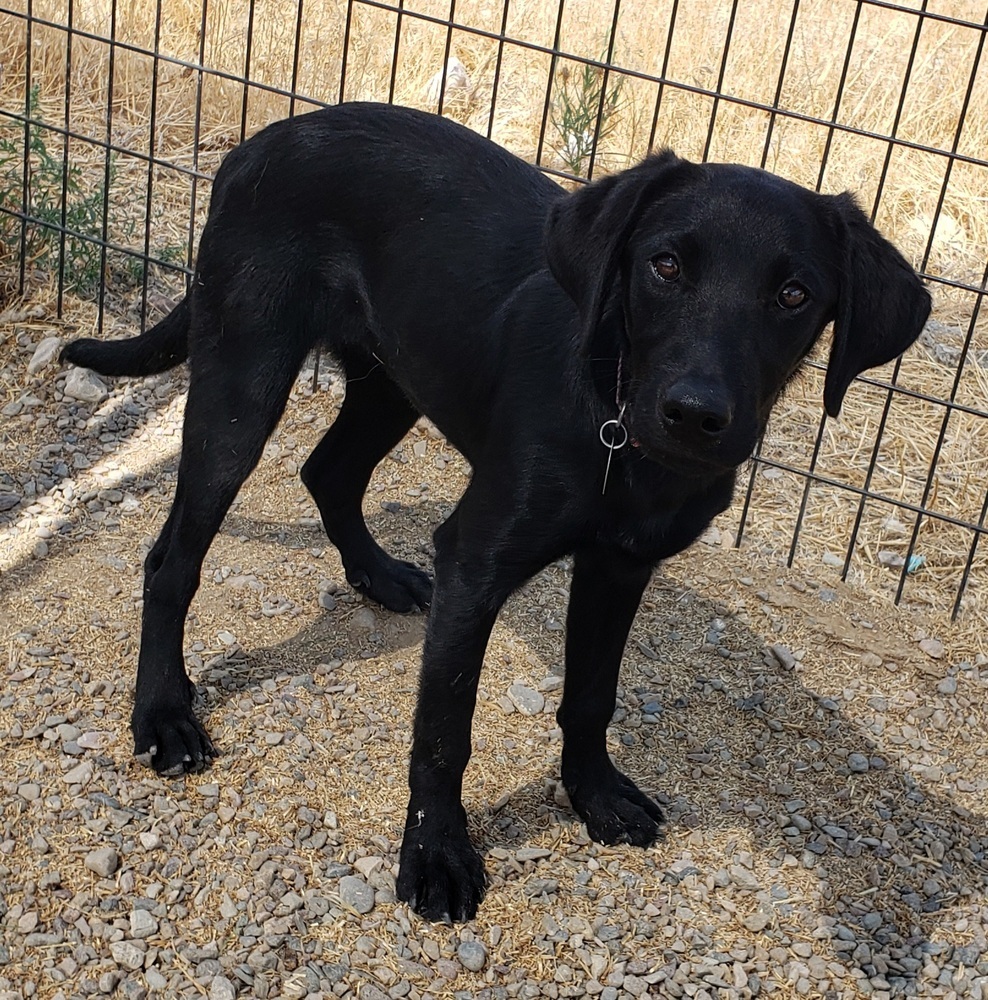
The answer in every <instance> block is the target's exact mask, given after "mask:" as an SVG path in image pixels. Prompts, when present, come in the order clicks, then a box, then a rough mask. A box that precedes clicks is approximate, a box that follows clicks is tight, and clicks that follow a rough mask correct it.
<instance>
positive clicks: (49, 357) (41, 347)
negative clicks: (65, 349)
mask: <svg viewBox="0 0 988 1000" xmlns="http://www.w3.org/2000/svg"><path fill="white" fill-rule="evenodd" d="M61 346H62V341H61V340H60V339H59V338H58V337H45V339H44V340H42V341H41V343H40V344H38V346H37V347H36V348H35V349H34V354H33V356H32V357H31V360H30V361H29V362H28V363H27V373H28V375H34V374H35V373H36V372H39V371H41V369H42V368H47V367H48V365H50V364H51V363H52V361H54V360H55V358H56V356H57V355H58V349H59V348H60V347H61Z"/></svg>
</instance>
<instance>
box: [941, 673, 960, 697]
mask: <svg viewBox="0 0 988 1000" xmlns="http://www.w3.org/2000/svg"><path fill="white" fill-rule="evenodd" d="M937 690H938V691H939V692H940V694H957V678H956V677H944V679H943V680H942V681H940V683H939V684H938V685H937Z"/></svg>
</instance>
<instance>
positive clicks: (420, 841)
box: [396, 827, 487, 923]
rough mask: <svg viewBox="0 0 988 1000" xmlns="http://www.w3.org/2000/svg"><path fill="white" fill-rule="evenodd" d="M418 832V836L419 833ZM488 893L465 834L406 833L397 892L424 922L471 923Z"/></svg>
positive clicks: (485, 877) (479, 860)
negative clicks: (468, 921)
mask: <svg viewBox="0 0 988 1000" xmlns="http://www.w3.org/2000/svg"><path fill="white" fill-rule="evenodd" d="M420 831H421V833H420ZM486 889H487V873H486V872H485V871H484V863H483V861H481V859H480V855H479V854H478V853H477V852H476V851H475V850H474V849H473V845H472V844H471V843H470V838H469V837H468V836H467V834H466V831H465V830H464V831H463V832H462V833H458V832H457V833H451V832H449V831H446V832H445V833H439V834H436V833H435V831H432V832H431V833H427V832H426V831H425V829H424V828H422V827H419V828H417V829H416V830H415V831H409V830H406V831H405V838H404V840H403V841H402V844H401V865H400V868H399V871H398V883H397V886H396V892H397V895H398V898H399V899H401V900H403V901H404V902H406V903H408V905H409V906H410V907H411V908H412V909H413V910H414V911H415V912H416V913H417V914H418V915H419V916H420V917H424V918H425V919H426V920H431V921H437V922H438V921H441V922H444V923H460V922H462V921H464V920H472V919H473V918H474V917H475V916H476V915H477V907H478V906H479V905H480V902H481V900H482V899H483V898H484V893H485V891H486Z"/></svg>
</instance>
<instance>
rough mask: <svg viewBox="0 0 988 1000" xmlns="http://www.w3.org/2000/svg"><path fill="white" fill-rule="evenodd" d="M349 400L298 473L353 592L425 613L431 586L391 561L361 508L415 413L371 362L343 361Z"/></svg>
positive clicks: (414, 569) (418, 572)
mask: <svg viewBox="0 0 988 1000" xmlns="http://www.w3.org/2000/svg"><path fill="white" fill-rule="evenodd" d="M344 368H345V370H346V373H347V387H346V396H345V397H344V399H343V406H342V407H341V408H340V412H339V415H338V416H337V418H336V420H335V422H334V423H333V425H332V427H330V428H329V430H328V431H327V432H326V434H325V436H324V437H323V439H322V440H321V441H320V442H319V444H318V445H317V446H316V447H315V449H314V450H313V452H312V454H311V455H310V456H309V458H308V460H307V461H306V463H305V465H304V466H303V467H302V473H301V475H302V482H304V483H305V485H306V487H307V488H308V490H309V492H310V493H311V494H312V497H313V499H314V500H315V501H316V505H317V506H318V508H319V513H320V514H321V515H322V520H323V525H324V526H325V528H326V534H327V535H328V536H329V539H330V541H331V542H332V543H333V544H334V545H335V546H336V547H337V549H339V552H340V558H341V559H342V561H343V567H344V569H345V571H346V577H347V580H348V581H349V582H350V584H351V586H353V587H356V588H357V589H358V590H361V591H363V592H364V593H365V594H367V596H368V597H370V598H371V599H372V600H374V601H376V602H377V603H378V604H381V605H383V606H384V607H386V608H388V609H389V610H391V611H398V612H407V611H413V610H415V608H425V607H427V606H428V605H429V603H430V601H431V600H432V581H431V580H430V578H429V576H428V574H427V573H425V572H423V571H422V570H421V569H419V568H418V567H417V566H414V565H412V564H411V563H408V562H403V561H401V560H399V559H395V558H393V557H392V556H390V555H388V553H387V552H385V551H384V550H383V549H382V548H381V547H380V545H378V544H377V542H376V541H375V540H374V539H373V537H372V536H371V534H370V532H369V531H368V529H367V525H366V523H365V522H364V515H363V511H362V510H361V501H362V500H363V496H364V491H365V490H366V489H367V484H368V482H369V481H370V477H371V473H373V471H374V469H375V467H376V466H377V464H378V463H379V462H380V461H381V459H383V458H384V456H385V455H387V453H388V452H389V451H390V450H391V449H392V448H393V447H394V446H395V445H396V444H397V443H398V442H399V441H400V440H401V439H402V438H403V437H404V436H405V434H406V433H407V432H408V430H409V428H410V427H411V426H412V424H413V423H414V422H415V420H416V419H417V417H418V411H417V410H416V409H415V408H414V407H413V406H412V404H411V403H410V402H409V401H408V400H407V399H406V398H405V396H404V394H403V393H402V392H401V390H400V389H399V388H398V387H397V386H396V385H395V383H394V382H392V381H391V379H390V378H389V377H388V375H387V373H386V372H385V371H384V369H383V368H382V367H380V365H379V363H378V362H376V361H375V360H374V359H373V358H371V357H368V356H363V355H362V356H360V358H359V359H358V358H355V357H353V356H352V355H351V356H347V357H344Z"/></svg>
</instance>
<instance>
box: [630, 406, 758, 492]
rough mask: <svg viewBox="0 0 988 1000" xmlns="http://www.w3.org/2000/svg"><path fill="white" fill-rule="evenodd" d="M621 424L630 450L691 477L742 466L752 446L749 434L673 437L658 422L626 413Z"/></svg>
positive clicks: (753, 441)
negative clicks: (704, 438)
mask: <svg viewBox="0 0 988 1000" xmlns="http://www.w3.org/2000/svg"><path fill="white" fill-rule="evenodd" d="M624 424H625V427H626V428H627V430H628V444H629V446H630V448H631V449H632V450H633V451H636V452H638V453H639V454H641V455H642V456H643V457H645V458H646V459H648V460H649V461H651V462H655V463H656V464H658V465H663V466H665V467H666V468H668V469H670V470H671V471H673V472H675V473H677V474H679V475H684V476H688V477H691V478H694V477H695V478H702V477H705V476H710V475H716V474H723V473H725V472H729V471H732V470H733V469H736V468H737V467H738V466H740V465H743V464H744V463H745V462H746V461H747V460H748V459H749V458H750V457H751V454H752V452H753V451H754V447H755V443H756V441H755V439H754V438H752V439H751V443H750V446H749V444H748V441H747V438H748V437H749V435H739V434H730V435H725V436H722V437H718V438H714V439H711V440H710V441H707V442H703V443H702V444H696V443H694V442H685V441H680V440H677V439H676V437H675V436H674V435H672V434H670V433H669V432H668V431H667V430H666V429H665V428H664V427H662V426H661V425H658V426H656V425H654V424H653V422H652V421H635V420H634V419H633V417H632V414H631V413H630V412H629V413H628V414H626V417H625V421H624Z"/></svg>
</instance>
